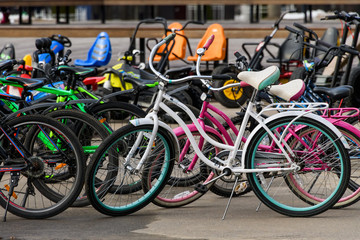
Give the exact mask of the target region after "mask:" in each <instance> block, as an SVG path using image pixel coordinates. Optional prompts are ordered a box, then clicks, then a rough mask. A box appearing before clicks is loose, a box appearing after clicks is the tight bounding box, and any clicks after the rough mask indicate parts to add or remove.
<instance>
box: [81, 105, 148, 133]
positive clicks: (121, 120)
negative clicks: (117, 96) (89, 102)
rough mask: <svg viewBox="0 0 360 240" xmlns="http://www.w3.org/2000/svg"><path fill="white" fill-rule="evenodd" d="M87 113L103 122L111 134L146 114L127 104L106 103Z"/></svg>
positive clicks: (92, 108)
mask: <svg viewBox="0 0 360 240" xmlns="http://www.w3.org/2000/svg"><path fill="white" fill-rule="evenodd" d="M87 113H89V114H91V115H92V116H94V117H95V118H96V119H98V120H99V121H100V122H102V123H103V124H104V125H105V127H106V128H107V129H108V130H109V132H113V131H115V130H116V129H118V128H121V127H123V126H125V125H127V124H128V123H129V120H131V119H133V118H143V117H145V116H146V112H145V111H144V110H142V109H141V108H139V107H138V106H136V105H134V104H130V103H126V102H118V101H117V102H106V103H101V104H96V105H95V106H92V107H90V108H89V109H87Z"/></svg>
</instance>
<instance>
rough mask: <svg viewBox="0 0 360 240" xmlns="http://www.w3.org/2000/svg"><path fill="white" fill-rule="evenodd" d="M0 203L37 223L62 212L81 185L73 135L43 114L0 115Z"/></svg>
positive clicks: (80, 159) (81, 159)
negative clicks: (38, 220)
mask: <svg viewBox="0 0 360 240" xmlns="http://www.w3.org/2000/svg"><path fill="white" fill-rule="evenodd" d="M1 115H2V118H1V120H0V122H1V124H0V125H1V127H0V130H1V134H0V139H1V143H2V144H1V145H0V186H1V187H0V204H1V206H2V207H4V208H5V214H4V218H3V220H4V221H6V215H7V212H8V211H9V212H11V213H13V214H14V215H17V216H20V217H23V218H29V219H40V218H49V217H52V216H55V215H57V214H59V213H61V212H62V211H64V210H66V209H67V208H68V207H69V206H70V205H71V204H72V203H73V202H74V201H75V200H76V198H77V196H78V195H79V193H80V191H81V187H82V186H83V183H84V154H83V152H82V151H81V150H80V149H81V145H80V143H79V141H78V140H77V138H76V136H75V135H74V134H73V133H72V132H71V131H70V130H69V129H68V128H67V127H66V126H64V125H63V124H61V123H59V122H58V121H56V120H54V119H51V118H49V117H46V116H40V115H28V116H21V117H17V118H14V119H10V120H8V119H6V116H3V114H2V113H1Z"/></svg>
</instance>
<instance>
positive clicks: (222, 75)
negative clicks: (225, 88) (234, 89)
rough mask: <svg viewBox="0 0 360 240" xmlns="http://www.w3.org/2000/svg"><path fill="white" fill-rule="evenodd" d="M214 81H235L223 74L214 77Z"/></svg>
mask: <svg viewBox="0 0 360 240" xmlns="http://www.w3.org/2000/svg"><path fill="white" fill-rule="evenodd" d="M211 77H212V79H213V80H230V79H233V77H231V76H230V75H227V74H221V75H212V76H211Z"/></svg>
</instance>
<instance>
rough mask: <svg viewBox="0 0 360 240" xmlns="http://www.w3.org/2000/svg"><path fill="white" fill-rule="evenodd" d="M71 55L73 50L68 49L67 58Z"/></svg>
mask: <svg viewBox="0 0 360 240" xmlns="http://www.w3.org/2000/svg"><path fill="white" fill-rule="evenodd" d="M70 54H71V50H70V49H68V50H67V51H66V53H65V57H69V56H70Z"/></svg>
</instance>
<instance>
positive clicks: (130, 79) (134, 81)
mask: <svg viewBox="0 0 360 240" xmlns="http://www.w3.org/2000/svg"><path fill="white" fill-rule="evenodd" d="M124 81H125V82H128V83H131V84H133V85H134V86H137V87H139V88H140V89H146V88H149V87H148V86H146V84H153V83H155V82H156V81H155V80H149V79H138V78H134V77H131V76H129V75H126V76H124Z"/></svg>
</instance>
